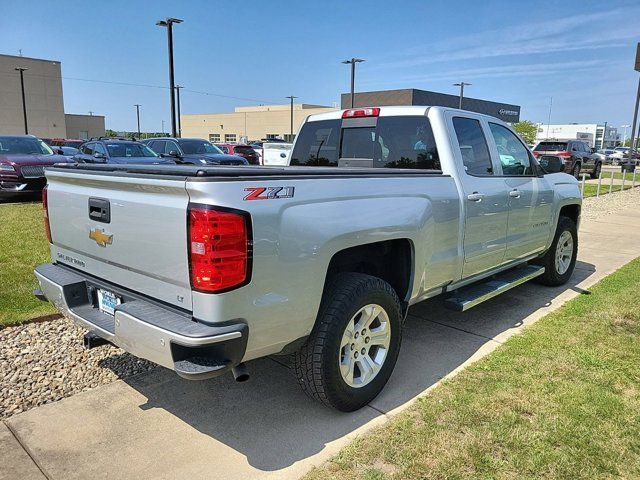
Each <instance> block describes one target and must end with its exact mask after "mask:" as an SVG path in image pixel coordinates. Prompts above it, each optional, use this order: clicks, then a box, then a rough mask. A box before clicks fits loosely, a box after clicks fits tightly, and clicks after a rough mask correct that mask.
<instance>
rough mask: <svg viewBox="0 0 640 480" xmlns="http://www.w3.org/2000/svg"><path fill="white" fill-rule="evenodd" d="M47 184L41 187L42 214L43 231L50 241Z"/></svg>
mask: <svg viewBox="0 0 640 480" xmlns="http://www.w3.org/2000/svg"><path fill="white" fill-rule="evenodd" d="M48 187H49V185H45V186H44V188H43V189H42V214H43V216H44V231H45V233H46V234H47V240H49V243H53V242H52V241H51V226H50V225H49V199H48V194H47V188H48Z"/></svg>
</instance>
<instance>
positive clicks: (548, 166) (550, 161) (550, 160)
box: [538, 155, 564, 173]
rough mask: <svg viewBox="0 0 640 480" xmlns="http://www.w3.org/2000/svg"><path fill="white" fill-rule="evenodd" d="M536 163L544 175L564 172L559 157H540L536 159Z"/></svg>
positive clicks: (562, 163)
mask: <svg viewBox="0 0 640 480" xmlns="http://www.w3.org/2000/svg"><path fill="white" fill-rule="evenodd" d="M538 163H540V166H541V167H542V169H543V170H544V171H545V173H560V172H563V171H564V162H563V161H562V160H561V159H560V158H559V157H555V156H552V155H542V156H541V157H540V158H539V159H538Z"/></svg>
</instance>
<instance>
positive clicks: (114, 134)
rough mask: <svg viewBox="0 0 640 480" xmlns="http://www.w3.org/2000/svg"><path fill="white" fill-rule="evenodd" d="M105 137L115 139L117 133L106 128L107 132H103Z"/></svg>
mask: <svg viewBox="0 0 640 480" xmlns="http://www.w3.org/2000/svg"><path fill="white" fill-rule="evenodd" d="M104 135H105V137H117V136H118V132H116V131H115V130H111V129H110V128H107V130H106V131H105V132H104Z"/></svg>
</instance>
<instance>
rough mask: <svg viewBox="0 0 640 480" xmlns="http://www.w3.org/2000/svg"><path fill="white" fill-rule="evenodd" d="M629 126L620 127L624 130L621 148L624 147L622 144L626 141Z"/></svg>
mask: <svg viewBox="0 0 640 480" xmlns="http://www.w3.org/2000/svg"><path fill="white" fill-rule="evenodd" d="M630 126H631V125H620V127H621V128H624V134H623V135H622V146H623V147H624V143H625V142H626V141H627V128H629V127H630Z"/></svg>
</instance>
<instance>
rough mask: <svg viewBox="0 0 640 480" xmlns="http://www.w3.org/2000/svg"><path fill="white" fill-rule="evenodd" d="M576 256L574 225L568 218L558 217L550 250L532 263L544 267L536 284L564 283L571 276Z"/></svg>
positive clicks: (576, 238) (576, 245) (576, 246)
mask: <svg viewBox="0 0 640 480" xmlns="http://www.w3.org/2000/svg"><path fill="white" fill-rule="evenodd" d="M577 255H578V232H577V229H576V224H575V222H574V221H573V220H572V219H570V218H569V217H560V218H559V220H558V228H557V229H556V234H555V236H554V238H553V243H552V244H551V248H549V250H548V251H547V253H545V254H544V256H543V257H541V258H540V259H538V260H537V261H536V262H534V263H537V264H538V265H542V266H544V267H545V270H544V274H542V275H540V276H539V277H537V280H538V282H539V283H542V284H543V285H549V286H558V285H562V284H564V283H566V282H567V281H568V280H569V278H570V277H571V275H572V274H573V269H574V268H575V266H576V257H577Z"/></svg>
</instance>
